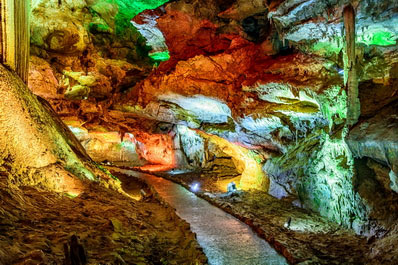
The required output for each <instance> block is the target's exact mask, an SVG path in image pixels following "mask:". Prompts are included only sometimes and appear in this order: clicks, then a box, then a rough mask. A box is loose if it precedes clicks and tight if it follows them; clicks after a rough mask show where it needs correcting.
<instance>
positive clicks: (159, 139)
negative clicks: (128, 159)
mask: <svg viewBox="0 0 398 265" xmlns="http://www.w3.org/2000/svg"><path fill="white" fill-rule="evenodd" d="M135 137H136V140H137V153H138V154H139V155H140V156H141V157H142V158H144V159H145V160H147V161H148V162H149V163H150V164H151V165H147V166H145V168H141V169H143V170H144V169H145V170H150V171H164V170H168V169H172V168H175V167H176V157H175V152H174V147H173V138H172V136H170V135H168V134H149V133H144V132H139V133H137V134H135ZM156 169H158V170H156Z"/></svg>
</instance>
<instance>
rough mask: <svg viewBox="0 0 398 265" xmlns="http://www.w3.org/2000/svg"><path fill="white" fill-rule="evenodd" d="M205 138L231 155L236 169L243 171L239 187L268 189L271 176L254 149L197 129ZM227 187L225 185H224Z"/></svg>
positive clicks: (244, 188)
mask: <svg viewBox="0 0 398 265" xmlns="http://www.w3.org/2000/svg"><path fill="white" fill-rule="evenodd" d="M197 133H198V134H199V135H200V136H202V137H203V138H205V139H208V140H210V142H212V143H213V144H215V145H216V146H218V147H219V148H220V149H221V150H222V151H223V152H224V153H225V154H227V155H228V156H231V157H232V158H233V159H232V160H233V162H234V164H235V167H236V170H237V171H238V172H239V173H241V177H240V182H239V187H240V188H241V189H243V190H249V189H258V190H268V188H269V178H268V176H266V175H265V173H264V172H263V170H262V163H261V160H262V159H261V157H260V156H259V155H258V154H257V153H256V152H255V151H253V150H248V149H246V148H244V147H242V146H239V145H235V144H233V143H231V142H229V141H227V140H225V139H224V138H221V137H219V136H216V135H209V134H207V133H204V132H201V131H197ZM224 187H225V186H224Z"/></svg>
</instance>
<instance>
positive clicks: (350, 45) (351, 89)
mask: <svg viewBox="0 0 398 265" xmlns="http://www.w3.org/2000/svg"><path fill="white" fill-rule="evenodd" d="M343 18H344V28H345V39H346V53H347V62H346V65H345V67H344V68H345V71H347V83H346V86H347V92H348V100H347V124H348V125H349V126H352V125H354V124H355V123H357V121H358V118H359V116H360V114H361V109H360V102H359V98H358V73H357V71H358V70H357V62H356V55H355V10H354V8H353V6H352V5H351V4H349V5H347V6H346V7H345V8H344V10H343Z"/></svg>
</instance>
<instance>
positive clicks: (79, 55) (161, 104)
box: [30, 0, 398, 234]
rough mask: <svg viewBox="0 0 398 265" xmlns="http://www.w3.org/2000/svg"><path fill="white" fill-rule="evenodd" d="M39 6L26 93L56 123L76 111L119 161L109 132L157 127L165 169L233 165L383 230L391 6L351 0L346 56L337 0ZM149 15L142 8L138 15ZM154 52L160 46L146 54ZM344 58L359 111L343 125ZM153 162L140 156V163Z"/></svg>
mask: <svg viewBox="0 0 398 265" xmlns="http://www.w3.org/2000/svg"><path fill="white" fill-rule="evenodd" d="M155 2H156V3H155ZM37 3H38V4H36V5H35V6H34V7H33V17H35V18H37V20H36V22H34V23H33V25H32V44H33V49H32V50H33V53H32V54H33V56H32V57H31V70H30V87H31V89H32V90H33V91H34V92H35V93H36V94H38V95H41V96H43V97H45V98H46V99H48V100H49V101H50V103H51V104H52V106H53V107H54V109H55V110H56V111H57V112H58V113H59V114H60V115H61V116H62V117H63V118H64V119H66V118H67V117H75V118H77V119H80V120H81V121H82V124H84V125H82V126H83V127H84V128H85V129H86V130H87V131H88V133H89V134H91V135H94V134H95V133H98V132H100V131H101V130H99V128H104V130H105V131H106V132H107V133H111V134H112V135H114V136H115V141H114V143H113V144H111V146H112V147H109V148H111V149H106V150H114V151H112V156H113V155H115V158H116V157H117V155H118V154H119V156H120V150H117V148H116V146H117V145H120V144H121V142H118V140H117V137H116V135H125V133H132V134H133V135H134V136H136V135H140V134H141V135H145V137H143V138H145V139H157V138H156V137H157V136H151V135H157V134H159V133H160V134H163V135H164V136H161V137H166V138H167V139H169V140H167V141H169V144H166V145H159V146H160V147H161V148H160V150H162V151H161V152H163V153H165V154H167V157H169V158H170V159H171V157H174V158H173V162H170V161H169V162H170V163H166V164H173V167H176V168H184V169H191V170H203V169H204V170H212V169H213V170H214V169H215V167H217V166H219V167H220V168H221V170H220V172H222V169H225V170H230V171H231V172H234V170H235V171H236V172H238V173H239V174H242V178H241V183H240V184H241V187H243V188H244V189H252V188H254V189H261V190H267V191H268V192H269V193H270V194H271V195H273V196H275V197H278V198H281V199H282V198H284V199H287V200H289V201H292V203H294V204H295V205H298V206H301V207H305V208H309V209H311V210H314V211H316V212H319V213H320V214H321V215H323V216H326V217H327V218H329V219H330V220H333V221H335V222H337V223H340V224H342V225H344V226H347V227H352V228H354V229H355V231H357V232H358V233H364V234H378V233H381V231H386V230H387V229H388V227H390V226H391V225H392V221H391V220H389V221H386V218H387V214H386V213H387V212H388V211H394V209H395V208H394V207H395V206H394V203H393V202H394V201H395V199H396V195H397V194H396V192H397V189H398V188H397V185H398V180H397V155H396V154H397V153H398V152H397V148H396V143H397V142H398V141H397V140H398V139H396V135H398V133H397V126H396V124H397V119H396V115H397V107H396V102H397V100H398V93H397V86H396V83H397V78H398V70H397V69H398V68H397V67H398V53H397V45H396V39H397V34H398V28H397V25H398V24H397V23H396V22H397V19H398V18H397V9H398V6H397V3H395V2H394V1H392V0H391V1H388V0H387V1H382V3H380V1H374V0H363V1H355V2H353V9H354V11H355V38H354V39H355V41H353V39H352V36H351V40H350V41H349V43H354V42H355V44H351V46H350V47H351V51H350V52H348V51H347V48H346V47H347V45H349V43H347V39H346V37H345V34H346V32H351V33H352V30H351V31H348V30H346V29H345V28H344V19H343V9H344V7H345V6H346V5H347V4H348V1H345V0H339V1H337V0H328V1H317V0H315V1H266V2H265V1H250V2H248V1H240V0H238V1H232V0H230V1H228V0H225V1H215V0H190V1H172V2H170V3H166V4H164V5H162V6H160V7H158V8H156V7H157V6H159V5H161V4H163V3H164V2H157V1H153V2H152V1H150V2H148V5H139V3H141V1H130V2H123V1H115V2H113V3H112V4H111V3H108V2H105V1H86V2H85V3H83V2H79V1H73V3H72V2H69V1H65V2H63V3H62V4H61V5H59V4H58V3H57V2H56V1H50V0H40V1H37ZM137 6H139V7H137ZM142 7H144V8H142ZM124 8H127V9H126V10H128V11H126V10H125V9H124ZM144 9H151V10H147V11H144V12H143V13H141V14H139V15H137V16H135V15H136V14H138V13H139V12H140V11H142V10H144ZM72 10H74V12H72ZM130 11H131V12H130ZM60 13H62V15H63V16H62V17H60V16H59V15H60ZM134 16H135V17H134ZM133 17H134V19H133V23H130V20H131V19H132V18H133ZM61 18H62V19H61ZM46 21H47V22H46ZM48 21H52V22H51V23H49V22H48ZM120 21H121V22H120ZM72 24H73V26H72ZM133 24H134V25H135V26H136V27H137V29H138V30H136V29H135V28H134V27H133ZM346 24H347V23H346ZM345 27H346V28H347V25H346V26H345ZM139 31H141V32H142V35H143V36H141V35H140V33H139ZM159 32H161V33H162V36H160V33H159ZM144 37H146V38H148V43H152V45H153V47H152V51H151V48H150V47H146V45H145V38H144ZM154 37H156V38H155V41H154V42H150V40H151V38H154ZM353 45H354V47H352V46H353ZM353 49H354V51H353ZM150 51H151V52H159V53H163V52H166V53H167V54H166V55H165V54H161V55H160V57H161V60H158V61H156V62H155V61H153V60H151V59H150V58H149V57H148V55H147V54H148V52H150ZM353 53H354V54H355V56H354V57H355V58H352V57H353V56H352V54H353ZM160 57H159V58H160ZM349 57H350V58H349ZM167 59H168V60H167ZM163 60H166V61H163ZM161 61H163V62H161ZM353 62H355V67H356V70H357V73H356V74H355V75H354V80H351V83H352V82H358V94H359V99H360V108H361V109H360V112H361V113H360V114H361V115H360V116H359V121H358V122H357V123H356V124H353V126H347V125H346V122H347V117H348V116H349V115H351V114H352V113H351V111H350V110H348V113H347V97H349V96H350V93H347V92H348V91H349V89H347V86H346V84H347V81H348V79H353V77H352V74H351V76H350V77H349V72H350V67H349V64H351V65H352V63H353ZM355 77H356V78H355ZM349 83H350V82H349ZM354 116H355V115H354ZM354 120H355V119H354ZM162 128H163V129H164V130H163V129H162ZM144 132H145V133H147V134H145V133H144ZM159 137H160V136H159ZM151 141H152V140H149V142H151ZM153 141H155V140H153ZM155 142H156V141H155ZM150 145H151V144H150ZM135 146H137V145H135ZM152 146H154V148H152V150H153V154H154V155H155V156H158V153H157V151H156V150H158V145H157V144H152ZM155 146H156V147H155ZM162 146H163V147H162ZM166 146H168V147H166ZM87 148H88V149H90V147H89V145H87ZM96 148H97V147H96ZM114 148H116V149H114ZM170 149H172V150H173V151H172V152H171V151H170ZM136 150H139V148H137V149H135V150H134V151H132V152H131V155H132V156H131V159H135V158H137V157H139V155H138V154H137V153H136ZM101 152H102V151H101ZM101 152H100V153H101ZM170 152H171V153H170ZM102 154H103V152H102V153H101V155H102ZM170 154H172V155H170ZM142 158H143V159H142ZM102 159H103V157H101V159H100V158H98V160H102ZM129 159H130V158H129ZM155 160H156V159H154V158H150V156H147V157H145V156H142V155H141V158H140V159H138V160H136V162H137V163H141V162H142V161H144V162H143V163H144V164H146V163H148V164H157V163H159V161H158V162H156V161H155ZM364 160H366V161H365V162H363V161H364ZM151 161H152V162H151ZM247 161H249V163H248V164H247ZM361 161H362V162H361ZM245 168H251V170H253V171H250V170H249V171H246V169H245ZM259 169H260V170H259ZM245 172H247V174H246V173H245ZM380 198H389V199H388V200H387V201H388V203H385V204H384V205H382V204H381V203H380V202H379V201H380V200H381V199H380Z"/></svg>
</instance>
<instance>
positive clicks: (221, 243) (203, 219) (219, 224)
mask: <svg viewBox="0 0 398 265" xmlns="http://www.w3.org/2000/svg"><path fill="white" fill-rule="evenodd" d="M112 170H116V169H115V168H112ZM118 171H119V172H121V173H124V174H127V175H131V176H135V177H139V178H141V179H144V180H146V181H147V182H148V183H149V184H150V185H152V186H153V187H154V188H155V189H156V191H157V192H158V193H159V194H160V196H162V197H163V198H164V199H165V200H166V201H167V202H168V203H169V204H170V205H171V206H173V207H174V208H175V209H176V210H177V214H178V216H180V217H181V218H182V219H184V220H185V221H187V222H188V223H189V224H190V225H191V230H192V231H193V232H194V233H196V235H197V239H198V242H199V244H200V245H201V246H202V248H203V250H204V252H205V254H206V256H207V258H208V259H209V263H210V264H211V265H223V264H225V265H235V264H236V265H263V264H277V265H279V264H287V262H286V260H285V258H284V257H282V256H281V255H279V254H278V253H277V252H276V251H275V250H274V249H273V248H272V247H271V246H270V245H269V244H268V243H267V242H266V241H264V240H263V239H261V238H259V237H258V236H257V235H256V234H255V233H254V232H253V231H252V230H251V229H250V228H249V227H248V226H247V225H245V224H244V223H242V222H241V221H239V220H238V219H236V218H235V217H233V216H231V215H229V214H227V213H225V212H224V211H222V210H220V209H219V208H217V207H215V206H213V205H211V204H209V203H208V202H207V201H205V200H203V199H201V198H198V197H197V196H196V195H195V194H193V193H191V192H189V191H187V190H186V189H185V188H183V187H182V186H180V185H178V184H175V183H173V182H171V181H168V180H165V179H163V178H158V177H155V176H153V175H149V174H143V173H139V172H135V171H131V170H123V169H118Z"/></svg>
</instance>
